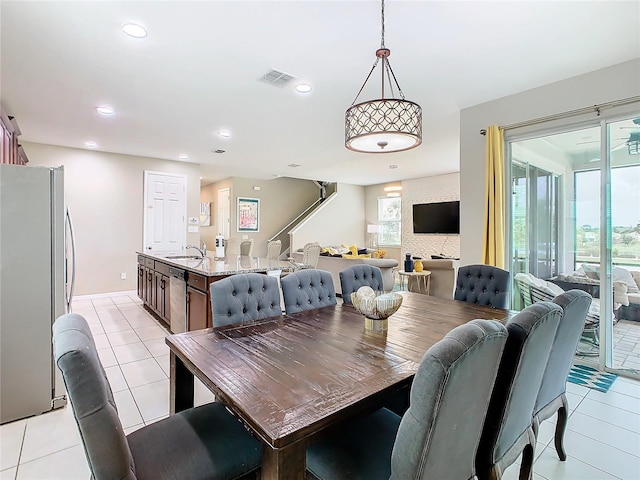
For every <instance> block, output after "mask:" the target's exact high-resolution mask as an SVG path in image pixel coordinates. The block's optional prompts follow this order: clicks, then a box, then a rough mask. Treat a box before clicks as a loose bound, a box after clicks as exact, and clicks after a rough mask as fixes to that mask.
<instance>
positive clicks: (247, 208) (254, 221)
mask: <svg viewBox="0 0 640 480" xmlns="http://www.w3.org/2000/svg"><path fill="white" fill-rule="evenodd" d="M259 231H260V199H259V198H244V197H238V232H259Z"/></svg>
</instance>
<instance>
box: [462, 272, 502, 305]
mask: <svg viewBox="0 0 640 480" xmlns="http://www.w3.org/2000/svg"><path fill="white" fill-rule="evenodd" d="M510 279H511V275H510V273H509V272H507V271H506V270H503V269H501V268H498V267H494V266H491V265H465V266H463V267H460V268H459V269H458V277H457V278H456V289H455V292H454V294H453V298H454V299H455V300H460V301H463V302H467V303H474V304H478V305H488V306H490V307H493V308H509V285H510Z"/></svg>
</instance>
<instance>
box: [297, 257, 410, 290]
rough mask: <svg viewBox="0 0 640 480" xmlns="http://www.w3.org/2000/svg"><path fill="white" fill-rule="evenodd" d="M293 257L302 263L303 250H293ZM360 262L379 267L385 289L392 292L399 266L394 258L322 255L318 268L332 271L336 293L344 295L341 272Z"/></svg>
mask: <svg viewBox="0 0 640 480" xmlns="http://www.w3.org/2000/svg"><path fill="white" fill-rule="evenodd" d="M292 258H293V259H294V261H295V262H298V263H301V262H302V252H293V254H292ZM359 263H364V264H367V265H373V266H374V267H378V268H379V269H380V271H381V272H382V284H383V286H384V289H385V291H388V292H390V291H391V290H393V285H394V283H395V270H396V269H397V268H398V261H397V260H394V259H392V258H358V257H356V258H342V257H330V256H325V255H320V258H318V265H317V267H316V268H317V269H318V270H326V271H327V272H329V273H331V278H332V279H333V285H334V287H335V289H336V294H338V295H340V296H342V289H341V288H340V272H341V271H342V270H344V269H345V268H347V267H350V266H351V265H357V264H359Z"/></svg>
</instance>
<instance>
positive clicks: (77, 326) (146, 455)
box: [53, 313, 261, 480]
mask: <svg viewBox="0 0 640 480" xmlns="http://www.w3.org/2000/svg"><path fill="white" fill-rule="evenodd" d="M53 351H54V358H55V361H56V364H57V366H58V368H59V369H60V371H61V372H62V378H63V379H64V383H65V386H66V389H67V394H68V396H69V400H70V401H71V407H72V409H73V415H74V417H75V419H76V423H77V426H78V429H79V431H80V438H81V439H82V444H83V447H84V451H85V454H86V457H87V462H88V464H89V469H90V470H91V475H92V478H93V479H95V480H112V479H114V478H118V479H127V480H135V479H138V480H147V479H148V480H157V479H160V478H161V479H164V480H172V479H175V480H189V479H198V480H200V479H205V478H207V479H220V480H222V479H224V480H227V479H235V478H239V477H242V476H244V475H247V474H249V473H251V472H253V471H255V470H257V469H258V468H259V467H260V461H261V444H260V442H259V441H258V440H256V439H254V438H253V437H252V436H251V435H250V434H249V433H248V432H247V431H246V429H245V428H244V426H243V425H242V424H241V423H240V422H239V421H238V420H237V419H236V418H235V417H234V416H233V415H232V414H231V413H229V411H228V410H227V409H226V408H225V407H224V405H222V404H221V403H209V404H206V405H202V406H200V407H196V408H191V409H188V410H185V411H183V412H180V413H177V414H175V415H170V416H169V417H167V418H164V419H162V420H159V421H157V422H154V423H151V424H149V425H147V426H145V427H142V428H140V429H138V430H136V431H134V432H132V433H130V434H129V435H125V433H124V430H123V429H122V424H121V423H120V419H119V417H118V410H117V408H116V404H115V401H114V397H113V393H112V391H111V387H110V385H109V381H108V379H107V376H106V373H105V371H104V368H103V367H102V364H101V363H100V359H99V358H98V352H97V350H96V345H95V342H94V340H93V336H92V335H91V330H90V329H89V325H88V324H87V322H86V320H85V319H84V318H83V317H81V316H80V315H78V314H74V313H71V314H66V315H63V316H61V317H59V318H58V319H57V320H56V321H55V323H54V325H53Z"/></svg>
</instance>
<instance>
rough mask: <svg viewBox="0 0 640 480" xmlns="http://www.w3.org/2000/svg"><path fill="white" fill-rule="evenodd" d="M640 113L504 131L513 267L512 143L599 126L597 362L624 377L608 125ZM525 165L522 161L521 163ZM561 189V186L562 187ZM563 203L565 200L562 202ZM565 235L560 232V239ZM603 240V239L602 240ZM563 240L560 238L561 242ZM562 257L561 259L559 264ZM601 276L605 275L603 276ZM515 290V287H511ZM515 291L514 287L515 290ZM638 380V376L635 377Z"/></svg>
mask: <svg viewBox="0 0 640 480" xmlns="http://www.w3.org/2000/svg"><path fill="white" fill-rule="evenodd" d="M638 111H640V102H636V103H633V104H629V105H624V106H621V107H615V108H611V109H610V110H608V111H607V112H597V116H596V118H593V117H594V114H583V115H579V116H576V117H575V118H569V119H564V120H554V121H549V122H545V123H539V124H535V125H529V126H525V127H519V128H514V129H511V130H505V132H504V143H505V144H504V154H505V162H504V168H505V172H504V173H505V180H506V181H505V192H504V194H505V196H504V198H505V219H508V221H506V222H505V235H506V236H507V242H506V245H508V247H507V248H505V252H504V254H505V258H504V261H505V265H509V266H510V268H511V265H512V253H513V248H514V247H513V235H512V232H511V218H512V213H513V212H512V209H511V197H512V195H511V189H512V186H513V178H512V155H513V152H512V148H511V145H512V144H513V143H517V142H520V141H524V140H530V139H533V138H539V137H543V136H548V135H556V134H560V133H565V132H569V131H574V130H579V129H582V128H592V127H598V126H599V127H600V159H601V164H600V265H601V267H600V268H601V275H600V292H602V293H601V295H600V302H601V306H600V311H601V315H600V329H599V335H600V349H599V356H598V363H599V367H600V369H601V370H604V371H608V372H612V373H618V374H622V375H625V376H634V375H632V373H631V372H630V371H628V370H626V369H622V368H615V367H614V364H613V282H612V263H613V257H612V225H611V215H610V214H609V213H610V211H611V146H610V138H609V137H610V135H609V124H610V123H615V122H617V121H621V120H625V119H629V118H633V117H635V116H637V115H638ZM519 163H521V164H522V162H519ZM560 190H562V186H561V187H560ZM563 201H564V200H563ZM564 217H565V216H564V215H561V216H560V218H559V226H561V227H562V230H561V232H564V231H565V228H564V227H565V225H564V222H565V218H564ZM560 235H562V234H561V233H560V232H559V236H560ZM603 237H604V238H603ZM559 240H560V239H559ZM558 253H559V256H561V257H563V256H564V249H560V250H559V252H558ZM560 262H561V258H559V259H558V263H560ZM602 273H603V274H604V275H602ZM512 287H513V285H512ZM512 291H514V290H513V288H512ZM636 378H638V377H636Z"/></svg>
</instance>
